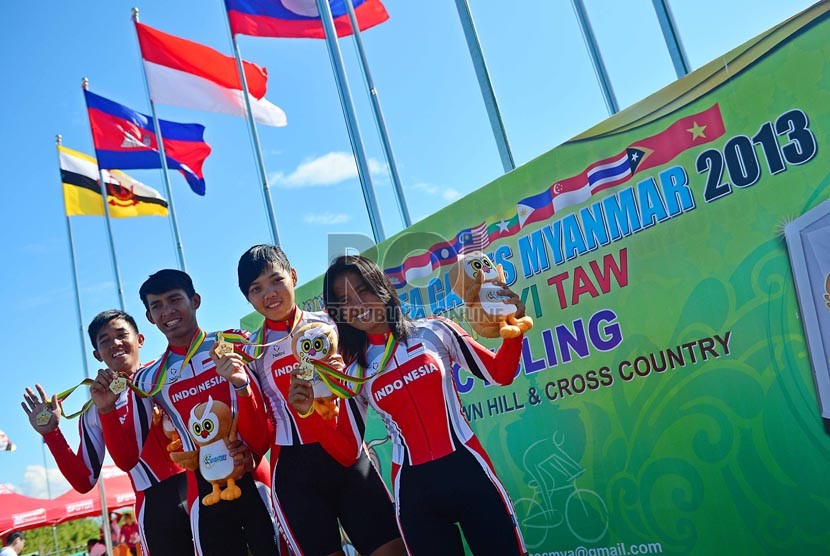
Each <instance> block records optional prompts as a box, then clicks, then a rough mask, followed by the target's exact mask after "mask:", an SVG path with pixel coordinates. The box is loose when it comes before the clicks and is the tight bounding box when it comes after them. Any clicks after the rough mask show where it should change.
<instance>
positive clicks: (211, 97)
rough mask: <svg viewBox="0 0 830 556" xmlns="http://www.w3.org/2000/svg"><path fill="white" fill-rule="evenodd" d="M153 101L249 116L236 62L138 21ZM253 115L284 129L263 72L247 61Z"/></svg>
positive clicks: (142, 54) (138, 31)
mask: <svg viewBox="0 0 830 556" xmlns="http://www.w3.org/2000/svg"><path fill="white" fill-rule="evenodd" d="M135 26H136V31H137V33H138V42H139V45H140V47H141V57H142V58H143V59H144V68H145V69H146V71H147V82H148V84H149V86H150V97H151V98H152V99H153V100H154V101H156V102H161V103H163V104H172V105H174V106H183V107H185V108H193V109H194V110H204V111H206V112H220V113H222V114H231V115H233V116H240V117H245V98H244V97H243V94H244V93H243V91H242V82H241V81H240V79H239V71H238V67H237V64H236V59H234V58H233V57H231V56H225V55H224V54H221V53H219V52H217V51H216V50H214V49H212V48H209V47H207V46H204V45H201V44H199V43H195V42H192V41H188V40H185V39H182V38H180V37H176V36H173V35H168V34H167V33H162V32H161V31H159V30H158V29H153V28H152V27H148V26H147V25H144V24H143V23H138V22H136V24H135ZM243 65H244V68H245V80H246V82H247V84H248V92H249V95H248V97H249V99H250V102H251V111H252V112H253V115H254V119H255V120H256V121H258V122H260V123H262V124H265V125H271V126H276V127H282V126H284V125H286V118H285V112H283V111H282V109H281V108H280V107H278V106H276V105H274V104H271V103H270V102H268V101H267V100H266V99H265V89H266V86H267V82H268V74H267V72H266V70H265V68H262V67H259V66H257V65H255V64H252V63H250V62H243Z"/></svg>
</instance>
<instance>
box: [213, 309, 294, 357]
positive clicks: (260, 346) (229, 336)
mask: <svg viewBox="0 0 830 556" xmlns="http://www.w3.org/2000/svg"><path fill="white" fill-rule="evenodd" d="M299 321H300V309H299V308H295V309H294V319H293V321H292V322H291V326H289V327H288V333H287V334H286V336H285V337H284V338H280V339H279V340H274V341H273V342H268V343H264V340H265V328H266V326H265V324H263V325H262V326H261V327H260V328H259V329H258V330H257V331H256V332H254V339H253V341H250V340H248V338H246V337H245V336H243V335H242V334H237V333H235V332H223V333H222V336H223V337H224V338H225V340H226V341H227V342H229V343H231V344H233V346H234V347H233V350H234V352H235V353H238V354H239V355H240V356H241V357H242V360H243V361H245V363H250V362H251V361H253V360H255V359H259V358H260V357H261V356H262V353H263V351H264V350H265V348H267V347H268V346H273V345H276V344H279V343H280V342H284V341H285V340H286V339H288V338H289V337H291V331H292V330H294V328H296V327H297V323H298V322H299ZM238 345H243V346H252V347H253V348H254V354H253V356H252V355H249V354H248V353H245V352H244V351H243V350H241V349H239V348H237V346H238Z"/></svg>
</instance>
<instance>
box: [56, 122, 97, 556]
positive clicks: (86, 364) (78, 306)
mask: <svg viewBox="0 0 830 556" xmlns="http://www.w3.org/2000/svg"><path fill="white" fill-rule="evenodd" d="M55 144H56V145H57V146H58V147H60V145H61V136H60V134H58V135H56V136H55ZM57 151H58V172H59V173H60V172H61V154H60V149H58V150H57ZM60 178H61V180H60V184H61V198H62V199H63V213H64V215H65V216H66V231H67V237H68V238H69V260H70V262H71V263H72V285H73V286H74V288H75V312H76V313H77V315H78V332H79V333H80V334H79V338H80V340H81V359H83V362H84V377H85V378H90V376H89V362H88V361H87V358H86V344H84V338H85V336H84V333H85V331H84V319H83V315H82V313H81V290H80V288H79V287H78V265H77V262H76V260H75V242H74V240H73V238H72V224H71V222H70V220H69V212H68V210H67V208H66V197H65V196H64V195H63V175H61V176H60ZM44 444H45V443H44ZM45 461H46V456H45V455H44V462H45ZM47 480H48V474H47ZM47 484H48V482H47ZM98 494H99V495H100V497H101V516H102V518H103V519H104V523H107V522H108V521H109V516H108V514H109V512H108V510H107V495H106V492H105V490H104V482H103V481H99V482H98ZM50 498H51V496H50ZM102 529H103V530H104V541H105V542H106V545H107V554H112V538H111V535H110V531H109V527H103V528H102Z"/></svg>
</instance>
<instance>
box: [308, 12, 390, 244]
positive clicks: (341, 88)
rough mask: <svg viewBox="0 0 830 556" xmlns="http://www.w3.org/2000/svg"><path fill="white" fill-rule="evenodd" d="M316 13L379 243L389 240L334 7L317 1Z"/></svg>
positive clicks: (371, 222)
mask: <svg viewBox="0 0 830 556" xmlns="http://www.w3.org/2000/svg"><path fill="white" fill-rule="evenodd" d="M317 10H318V11H319V12H320V20H321V21H322V23H323V29H324V30H325V34H326V45H327V46H328V49H329V58H330V59H331V67H332V70H333V71H334V80H335V81H336V82H337V92H338V94H339V95H340V105H341V106H342V108H343V115H344V116H345V118H346V129H347V130H348V132H349V140H350V141H351V144H352V152H353V153H354V157H355V161H356V162H357V175H358V177H359V178H360V186H361V188H362V189H363V199H364V201H365V202H366V210H367V211H368V213H369V224H370V225H371V226H372V235H373V236H374V238H375V243H380V242H381V241H383V240H384V239H386V234H384V232H383V222H381V219H380V211H379V210H378V202H377V199H376V198H375V190H374V187H373V186H372V176H371V173H370V172H369V162H368V160H367V158H366V151H365V150H364V148H363V139H361V137H360V128H359V127H358V125H357V111H356V110H355V107H354V102H353V101H352V93H351V91H350V90H349V81H348V79H347V78H346V70H345V69H344V68H343V57H342V55H341V54H340V45H339V44H338V43H337V31H336V30H335V28H334V19H333V18H332V15H331V6H329V3H328V0H317Z"/></svg>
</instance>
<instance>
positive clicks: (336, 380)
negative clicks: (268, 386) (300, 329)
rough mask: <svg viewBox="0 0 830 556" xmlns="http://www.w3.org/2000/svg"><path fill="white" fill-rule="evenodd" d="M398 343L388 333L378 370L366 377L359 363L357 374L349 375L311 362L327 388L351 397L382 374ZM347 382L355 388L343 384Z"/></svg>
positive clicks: (322, 364)
mask: <svg viewBox="0 0 830 556" xmlns="http://www.w3.org/2000/svg"><path fill="white" fill-rule="evenodd" d="M398 343H399V342H398V340H397V338H395V335H394V334H389V338H387V340H386V347H385V348H384V350H383V356H382V357H381V359H380V365H379V366H378V372H377V373H375V374H373V375H372V376H370V377H366V369H365V368H363V367H361V366H360V364H358V365H357V376H351V375H347V374H346V373H344V372H342V371H338V370H337V369H335V368H333V367H331V366H329V365H327V364H325V363H321V362H319V361H311V363H312V365H313V366H314V369H315V370H316V371H317V376H319V377H320V380H321V381H323V384H325V385H326V386H328V388H329V390H331V391H332V393H334V395H336V396H338V397H340V398H353V397H355V396H357V395H358V394H359V393H360V391H361V390H363V386H364V385H365V384H366V383H367V382H369V381H370V380H372V379H373V378H375V377H377V376H378V375H380V374H382V373H383V372H384V371H385V370H386V366H387V365H388V364H389V361H390V360H391V359H392V356H393V355H394V354H395V350H397V349H398ZM347 382H348V383H351V384H354V385H356V388H354V390H352V389H351V388H349V387H348V386H346V384H344V383H347Z"/></svg>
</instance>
